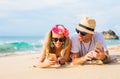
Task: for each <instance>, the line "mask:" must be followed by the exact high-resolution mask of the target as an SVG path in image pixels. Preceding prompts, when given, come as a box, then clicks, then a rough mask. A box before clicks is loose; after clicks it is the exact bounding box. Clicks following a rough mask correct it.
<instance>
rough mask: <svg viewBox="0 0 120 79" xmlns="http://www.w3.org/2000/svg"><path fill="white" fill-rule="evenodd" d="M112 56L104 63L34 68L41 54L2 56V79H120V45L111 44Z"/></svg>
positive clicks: (0, 59)
mask: <svg viewBox="0 0 120 79" xmlns="http://www.w3.org/2000/svg"><path fill="white" fill-rule="evenodd" d="M108 48H109V54H110V56H111V58H112V60H113V61H112V62H111V63H110V64H104V65H88V64H87V65H77V66H73V65H64V66H62V67H60V68H44V69H43V68H34V67H33V65H35V64H37V63H38V60H39V56H40V54H39V53H37V54H26V55H11V56H5V57H0V79H120V75H119V73H120V45H115V46H109V47H108Z"/></svg>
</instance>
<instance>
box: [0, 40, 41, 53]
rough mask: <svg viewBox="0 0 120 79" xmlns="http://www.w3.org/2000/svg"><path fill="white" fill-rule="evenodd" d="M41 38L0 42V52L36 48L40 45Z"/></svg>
mask: <svg viewBox="0 0 120 79" xmlns="http://www.w3.org/2000/svg"><path fill="white" fill-rule="evenodd" d="M42 44H43V42H42V40H39V41H35V42H26V41H12V42H4V43H0V53H8V52H16V51H27V50H34V51H35V50H38V49H39V48H41V47H42Z"/></svg>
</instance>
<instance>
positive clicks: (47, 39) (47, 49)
mask: <svg viewBox="0 0 120 79" xmlns="http://www.w3.org/2000/svg"><path fill="white" fill-rule="evenodd" d="M63 27H64V26H63ZM65 38H66V39H65V42H64V47H63V48H62V50H61V56H62V57H63V56H64V54H65V52H66V51H67V50H68V49H70V48H71V41H70V38H69V37H65ZM51 42H52V30H50V31H49V32H48V33H47V35H46V37H45V40H44V43H43V50H44V52H45V53H46V56H48V55H49V53H51V52H52V51H53V49H52V48H51Z"/></svg>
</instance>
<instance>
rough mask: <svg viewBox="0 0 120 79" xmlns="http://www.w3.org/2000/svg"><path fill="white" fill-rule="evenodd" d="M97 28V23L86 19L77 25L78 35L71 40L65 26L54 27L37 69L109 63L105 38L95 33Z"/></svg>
mask: <svg viewBox="0 0 120 79" xmlns="http://www.w3.org/2000/svg"><path fill="white" fill-rule="evenodd" d="M95 27H96V21H95V20H94V19H91V18H88V17H85V18H83V19H82V20H81V21H80V23H79V24H76V25H75V31H76V33H75V34H73V36H71V38H70V37H69V31H68V30H67V28H65V27H64V26H63V25H61V24H57V25H55V26H53V27H52V28H51V29H50V31H49V32H48V34H47V36H46V39H45V41H44V44H43V48H42V52H41V56H40V59H39V63H38V65H36V67H40V68H46V67H60V66H61V65H65V64H67V63H72V64H73V65H78V64H84V63H86V62H91V63H96V64H104V63H105V64H106V63H109V62H110V57H109V52H108V49H107V46H106V44H105V40H104V37H103V35H102V34H101V33H98V32H95V31H94V30H95Z"/></svg>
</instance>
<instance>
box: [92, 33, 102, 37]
mask: <svg viewBox="0 0 120 79" xmlns="http://www.w3.org/2000/svg"><path fill="white" fill-rule="evenodd" d="M94 36H95V37H101V36H103V34H102V33H101V32H96V33H95V34H94Z"/></svg>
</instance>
